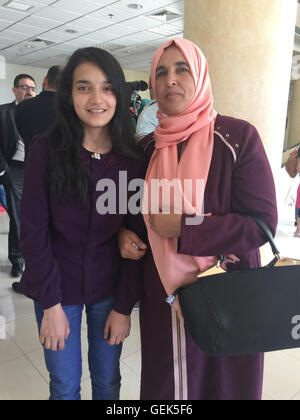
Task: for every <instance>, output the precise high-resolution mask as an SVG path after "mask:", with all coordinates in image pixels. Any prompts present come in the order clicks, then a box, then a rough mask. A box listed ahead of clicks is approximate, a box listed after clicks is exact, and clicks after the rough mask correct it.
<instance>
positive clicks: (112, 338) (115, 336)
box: [104, 309, 131, 346]
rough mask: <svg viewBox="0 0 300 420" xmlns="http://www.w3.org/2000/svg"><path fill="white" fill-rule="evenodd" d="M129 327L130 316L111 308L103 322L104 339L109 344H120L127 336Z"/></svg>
mask: <svg viewBox="0 0 300 420" xmlns="http://www.w3.org/2000/svg"><path fill="white" fill-rule="evenodd" d="M130 328H131V320H130V316H129V315H122V314H120V313H119V312H116V311H114V310H113V309H112V311H111V312H110V314H109V315H108V318H107V320H106V323H105V328H104V339H105V340H107V343H108V344H109V345H110V346H114V345H117V344H120V343H122V342H123V341H124V340H125V339H126V338H127V337H128V336H129V333H130Z"/></svg>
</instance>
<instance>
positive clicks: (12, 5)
mask: <svg viewBox="0 0 300 420" xmlns="http://www.w3.org/2000/svg"><path fill="white" fill-rule="evenodd" d="M3 7H7V8H8V9H14V10H21V11H22V12H27V10H29V9H31V8H32V7H33V6H32V5H31V4H27V3H22V2H20V1H14V0H13V1H9V2H7V3H5V4H4V5H3Z"/></svg>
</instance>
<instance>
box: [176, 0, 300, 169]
mask: <svg viewBox="0 0 300 420" xmlns="http://www.w3.org/2000/svg"><path fill="white" fill-rule="evenodd" d="M296 12H297V0H288V1H286V0H186V1H185V28H184V37H185V38H187V39H190V40H191V41H193V42H195V43H196V44H197V45H198V46H199V47H200V48H201V49H202V51H203V53H204V54H205V55H206V57H207V60H208V64H209V68H210V75H211V79H212V86H213V92H214V98H215V107H216V110H217V111H218V112H219V113H220V114H223V115H229V116H232V117H236V118H241V119H245V120H247V121H249V122H251V123H252V124H253V125H255V127H256V128H257V129H258V131H259V133H260V135H261V137H262V140H263V143H264V146H265V149H266V152H267V154H268V157H269V160H270V163H271V166H272V168H273V170H274V171H276V170H278V168H279V167H280V164H281V157H282V149H283V142H284V133H285V125H286V115H287V105H288V93H289V85H290V78H291V66H292V53H293V44H294V33H295V23H296Z"/></svg>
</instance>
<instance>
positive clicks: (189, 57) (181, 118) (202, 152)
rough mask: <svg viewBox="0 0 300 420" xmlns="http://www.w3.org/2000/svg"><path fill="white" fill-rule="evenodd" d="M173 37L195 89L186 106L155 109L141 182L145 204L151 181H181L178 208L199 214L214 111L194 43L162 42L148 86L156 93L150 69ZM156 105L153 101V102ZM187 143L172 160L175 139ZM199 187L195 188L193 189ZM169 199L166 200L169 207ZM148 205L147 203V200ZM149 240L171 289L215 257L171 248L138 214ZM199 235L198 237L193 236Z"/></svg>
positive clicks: (203, 62) (173, 245)
mask: <svg viewBox="0 0 300 420" xmlns="http://www.w3.org/2000/svg"><path fill="white" fill-rule="evenodd" d="M172 43H175V44H176V46H177V47H178V48H179V50H180V51H181V52H182V54H183V56H184V57H185V59H186V61H187V63H188V64H189V67H190V72H191V74H192V77H193V79H194V83H195V94H194V97H193V98H192V100H191V103H190V104H189V106H188V107H187V108H186V109H185V110H184V111H183V112H182V113H180V114H178V115H172V116H168V115H165V114H163V112H162V111H161V110H159V111H158V114H157V115H158V119H159V126H158V127H157V129H156V130H155V151H154V153H153V155H152V157H151V160H150V163H149V167H148V171H147V174H146V182H147V185H148V189H149V194H148V196H147V197H148V200H149V203H146V204H145V200H144V204H145V206H146V207H144V209H145V208H147V204H148V205H149V204H151V181H152V180H162V179H167V180H169V181H172V180H174V179H177V180H180V181H181V182H179V183H180V185H181V187H180V188H181V193H182V197H181V199H182V201H183V203H184V204H183V205H184V207H183V209H184V210H186V212H189V214H196V215H202V214H203V210H202V207H203V197H204V190H205V186H206V182H207V177H208V172H209V168H210V164H211V158H212V151H213V142H214V123H215V119H216V115H217V113H216V111H215V110H214V108H213V97H212V91H211V83H210V78H209V75H208V65H207V61H206V58H205V57H204V55H203V53H202V52H201V51H200V49H199V48H198V47H197V46H196V45H195V44H193V43H192V42H191V41H188V40H185V39H174V40H170V41H168V42H166V43H165V44H164V45H162V46H161V47H160V48H159V49H158V50H157V51H156V53H155V54H154V57H153V60H152V67H151V86H152V88H153V91H154V93H155V96H156V69H157V66H158V63H159V61H160V58H161V56H162V54H163V53H164V51H165V49H166V48H168V47H170V46H171V45H172ZM158 105H159V104H158ZM187 139H189V140H188V142H187V145H186V147H185V149H184V152H183V154H182V157H181V160H180V162H179V163H178V154H177V145H178V143H181V142H183V141H185V140H187ZM186 179H189V180H192V182H193V188H192V190H193V191H192V192H191V190H190V191H189V196H188V194H187V190H186V189H185V188H183V185H184V180H186ZM197 179H200V180H202V186H203V188H202V191H201V197H200V199H199V197H196V195H197V194H196V191H195V184H196V180H197ZM198 192H199V191H198ZM159 205H160V207H161V208H165V203H164V202H163V201H162V196H161V195H160V202H159ZM172 207H173V209H174V201H173V205H172V203H171V212H172V210H173V209H172ZM148 209H150V212H151V207H150V205H149V207H148ZM144 219H145V222H146V226H147V230H148V236H149V241H150V245H151V248H152V252H153V257H154V261H155V264H156V267H157V270H158V273H159V275H160V278H161V281H162V284H163V286H164V288H165V290H166V292H167V294H171V293H173V292H174V290H175V289H176V288H177V287H179V286H182V285H184V284H186V283H190V282H192V281H193V280H195V279H196V276H197V274H199V272H202V271H205V270H207V269H208V268H209V267H211V266H213V265H214V264H215V262H216V258H215V257H192V256H188V255H180V254H178V253H177V246H178V240H177V239H173V238H162V237H160V236H159V235H158V234H157V233H156V232H154V231H153V230H152V229H151V226H150V224H149V217H148V216H147V214H144ZM199 240H201V238H199Z"/></svg>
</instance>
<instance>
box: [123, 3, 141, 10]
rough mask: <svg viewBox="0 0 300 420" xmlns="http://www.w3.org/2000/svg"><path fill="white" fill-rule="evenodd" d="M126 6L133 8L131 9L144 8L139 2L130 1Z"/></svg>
mask: <svg viewBox="0 0 300 420" xmlns="http://www.w3.org/2000/svg"><path fill="white" fill-rule="evenodd" d="M127 7H128V8H129V9H133V10H140V9H143V8H144V6H143V5H142V4H139V3H130V4H127Z"/></svg>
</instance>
